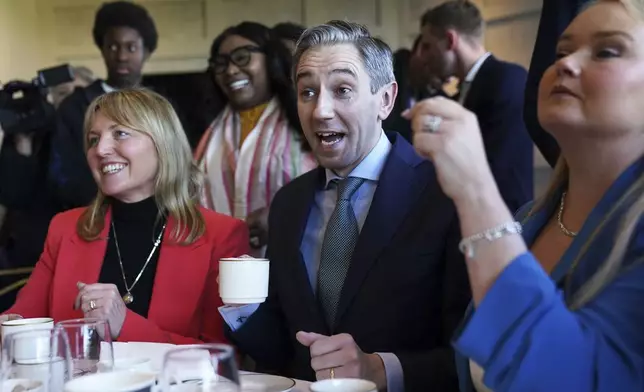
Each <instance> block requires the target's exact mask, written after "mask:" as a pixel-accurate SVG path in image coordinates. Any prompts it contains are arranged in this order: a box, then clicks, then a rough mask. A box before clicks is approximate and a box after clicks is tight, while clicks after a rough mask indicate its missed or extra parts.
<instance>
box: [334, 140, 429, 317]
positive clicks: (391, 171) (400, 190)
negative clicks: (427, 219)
mask: <svg viewBox="0 0 644 392" xmlns="http://www.w3.org/2000/svg"><path fill="white" fill-rule="evenodd" d="M387 136H388V137H389V138H390V139H393V140H392V142H393V146H392V149H391V152H390V154H389V157H388V158H387V162H386V163H385V167H384V168H383V171H382V173H381V174H380V179H379V181H378V187H377V188H376V193H375V194H374V196H373V200H372V202H371V207H370V208H369V213H368V215H367V219H366V221H365V223H364V226H363V228H362V231H361V232H360V237H359V238H358V243H357V244H356V247H355V250H354V252H353V257H352V259H351V266H350V267H349V271H347V277H346V279H345V282H344V287H343V289H342V295H341V296H340V303H339V304H338V312H337V320H338V324H340V323H341V318H342V315H343V314H344V312H346V311H347V309H348V308H349V305H350V303H351V301H352V300H353V298H354V297H355V295H356V294H357V293H358V291H359V290H360V286H361V284H362V282H363V280H364V279H365V277H366V276H367V274H368V272H369V270H370V269H371V267H372V266H373V264H374V263H375V262H376V260H377V258H378V256H379V255H380V253H381V252H382V251H383V250H384V249H385V248H386V247H387V246H388V245H389V244H390V243H391V239H392V237H393V236H394V234H395V233H396V231H397V230H398V228H399V226H400V225H401V224H402V222H403V220H404V218H405V217H406V216H407V215H408V214H409V213H410V210H411V209H412V208H413V206H414V205H415V201H416V200H417V198H418V197H419V196H420V194H421V192H422V191H423V190H424V189H425V186H426V185H427V183H428V180H429V179H430V178H431V176H432V175H433V173H432V170H430V168H431V165H423V166H420V164H421V163H423V162H424V160H423V159H422V158H420V157H419V156H418V155H416V153H415V152H414V150H413V148H412V146H411V145H410V144H409V143H408V142H406V141H405V140H404V139H403V138H402V137H401V136H400V135H390V134H388V135H387Z"/></svg>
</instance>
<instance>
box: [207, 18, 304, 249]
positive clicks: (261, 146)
mask: <svg viewBox="0 0 644 392" xmlns="http://www.w3.org/2000/svg"><path fill="white" fill-rule="evenodd" d="M209 70H210V72H211V74H212V76H213V79H214V81H215V90H216V93H217V94H219V95H221V98H222V100H223V102H225V103H226V105H225V107H224V109H223V110H222V111H221V112H220V113H219V114H218V115H217V117H216V119H215V120H214V121H213V123H212V124H211V125H210V127H209V128H208V129H207V130H206V132H205V134H204V136H203V138H202V140H201V142H200V143H199V146H198V147H197V151H196V154H195V155H196V159H197V161H198V162H199V165H200V167H201V168H202V170H203V171H204V172H205V173H206V186H205V187H204V191H203V195H202V202H203V204H204V205H205V206H206V207H208V208H211V209H214V210H215V211H217V212H220V213H224V214H227V215H231V216H234V217H236V218H239V219H244V220H246V223H247V224H248V227H249V229H250V234H251V239H250V242H251V243H250V245H251V247H252V248H253V249H254V250H255V252H254V253H255V256H261V255H262V253H263V247H264V245H265V243H266V239H267V229H268V222H267V220H268V219H267V218H268V208H269V206H270V202H271V200H272V199H273V196H275V193H277V191H278V190H279V189H280V188H281V187H282V186H283V185H285V184H286V183H288V182H289V181H291V180H292V179H294V178H295V177H297V176H299V175H301V174H304V173H306V172H307V171H309V170H311V169H313V168H314V167H315V166H317V163H316V162H315V159H314V158H313V156H312V155H311V154H310V148H309V146H308V145H307V144H306V140H305V139H304V137H303V134H302V130H301V127H300V123H299V119H298V116H297V100H296V96H295V91H294V90H293V85H292V82H291V79H290V71H291V53H290V52H289V50H288V49H287V48H286V47H285V46H284V44H283V43H282V42H281V41H280V40H279V38H277V37H276V36H274V35H273V33H272V32H271V30H270V29H269V28H268V27H266V26H264V25H261V24H259V23H254V22H243V23H241V24H239V25H237V26H233V27H230V28H228V29H226V30H225V31H224V32H223V33H221V34H220V35H219V36H218V37H217V38H215V40H214V42H213V44H212V48H211V50H210V67H209Z"/></svg>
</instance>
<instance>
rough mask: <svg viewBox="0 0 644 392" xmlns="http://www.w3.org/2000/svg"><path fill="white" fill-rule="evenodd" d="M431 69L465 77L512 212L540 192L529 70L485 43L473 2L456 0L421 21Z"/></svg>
mask: <svg viewBox="0 0 644 392" xmlns="http://www.w3.org/2000/svg"><path fill="white" fill-rule="evenodd" d="M421 30H422V37H423V38H422V41H421V51H422V54H423V56H424V57H425V60H426V61H427V66H428V69H429V72H431V73H432V74H433V75H438V76H439V77H441V78H442V79H444V80H447V79H448V78H449V77H457V78H458V79H459V80H460V81H461V85H460V91H459V97H458V100H459V102H460V103H461V104H462V105H463V106H464V107H465V108H467V109H469V110H470V111H472V112H474V114H476V116H477V117H478V121H479V125H480V127H481V134H482V136H483V142H484V144H485V152H486V154H487V158H488V161H489V163H490V167H491V168H492V174H494V179H495V180H496V183H497V184H498V186H499V190H500V191H501V195H502V196H503V199H504V200H505V203H506V204H507V205H508V207H509V208H510V210H511V211H517V210H518V209H519V208H520V207H521V206H523V205H524V204H525V203H527V202H529V201H530V200H532V198H533V196H534V184H533V171H534V162H533V159H534V157H533V155H534V146H533V144H532V140H531V139H530V136H529V134H528V132H527V130H526V127H525V124H524V122H523V96H524V88H525V83H526V75H527V73H526V71H525V69H523V68H522V67H521V66H519V65H517V64H511V63H508V62H504V61H500V60H498V59H497V58H495V57H494V56H493V55H492V54H491V53H490V52H488V51H487V50H486V49H485V46H484V45H483V33H484V21H483V18H482V16H481V12H480V10H479V9H478V8H477V7H476V5H474V4H473V3H471V2H469V1H461V0H452V1H448V2H446V3H443V4H441V5H439V6H437V7H435V8H432V9H430V10H429V11H427V12H426V13H425V14H424V15H423V17H422V19H421Z"/></svg>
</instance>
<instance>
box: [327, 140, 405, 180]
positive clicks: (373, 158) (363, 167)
mask: <svg viewBox="0 0 644 392" xmlns="http://www.w3.org/2000/svg"><path fill="white" fill-rule="evenodd" d="M391 147H392V145H391V142H390V141H389V139H388V138H387V135H385V132H384V131H380V139H378V143H376V146H375V147H374V148H373V149H372V150H371V152H369V154H367V156H366V157H365V158H364V159H363V160H362V162H360V163H359V164H358V166H356V167H355V169H353V170H352V171H351V173H349V175H348V177H358V178H364V179H365V180H371V181H378V180H379V179H380V174H381V173H382V169H384V167H385V163H387V157H388V156H389V152H390V151H391ZM325 173H326V185H327V187H328V185H329V183H330V182H331V181H333V180H342V177H340V176H338V175H337V174H335V173H334V172H333V171H332V170H329V169H325Z"/></svg>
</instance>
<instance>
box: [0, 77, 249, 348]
mask: <svg viewBox="0 0 644 392" xmlns="http://www.w3.org/2000/svg"><path fill="white" fill-rule="evenodd" d="M85 139H86V140H85V142H86V152H87V162H88V163H89V168H90V170H91V172H92V174H93V176H94V179H95V180H96V183H97V184H98V188H99V191H98V195H97V197H96V199H95V200H94V202H93V203H92V204H91V205H90V206H89V207H87V208H82V209H75V210H71V211H67V212H64V213H61V214H59V215H57V216H56V217H54V219H53V220H52V222H51V224H50V227H49V233H48V235H47V240H46V244H45V249H44V251H43V254H42V256H41V258H40V260H39V262H38V263H37V265H36V267H35V269H34V271H33V273H32V275H31V277H30V278H29V282H28V283H27V284H26V286H25V287H24V288H23V289H22V290H21V292H20V294H19V295H18V298H17V300H16V303H15V304H14V306H13V307H11V309H9V310H8V311H7V313H8V314H11V315H19V316H21V317H43V316H48V317H52V318H54V320H55V321H60V320H65V319H72V318H79V317H99V318H104V319H107V321H108V323H109V325H110V330H111V332H112V336H113V338H115V339H118V340H120V341H149V342H163V343H175V344H189V343H198V342H212V341H222V340H224V335H223V321H222V319H221V316H220V315H219V312H218V311H217V308H218V307H219V306H221V305H222V303H221V299H220V298H219V293H218V285H217V275H218V262H219V259H221V258H223V257H234V256H240V255H242V254H246V253H248V231H247V228H246V225H245V224H244V223H243V222H241V221H238V220H236V219H233V218H230V217H228V216H224V215H221V214H217V213H215V212H213V211H210V210H206V209H203V208H200V207H199V206H198V198H197V197H198V194H199V187H200V177H199V172H198V169H197V167H196V166H195V165H194V163H193V161H192V157H191V151H190V147H189V145H188V141H187V139H186V136H185V133H184V131H183V129H182V127H181V124H180V122H179V120H178V118H177V115H176V114H175V112H174V110H173V109H172V106H171V105H170V104H169V103H168V101H166V100H165V99H164V98H163V97H161V96H160V95H158V94H156V93H153V92H150V91H147V90H142V89H127V90H119V91H115V92H111V93H108V94H105V95H102V96H101V97H98V98H96V100H94V102H92V104H91V105H90V107H89V108H88V110H87V114H86V117H85ZM6 317H8V315H5V318H6Z"/></svg>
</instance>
